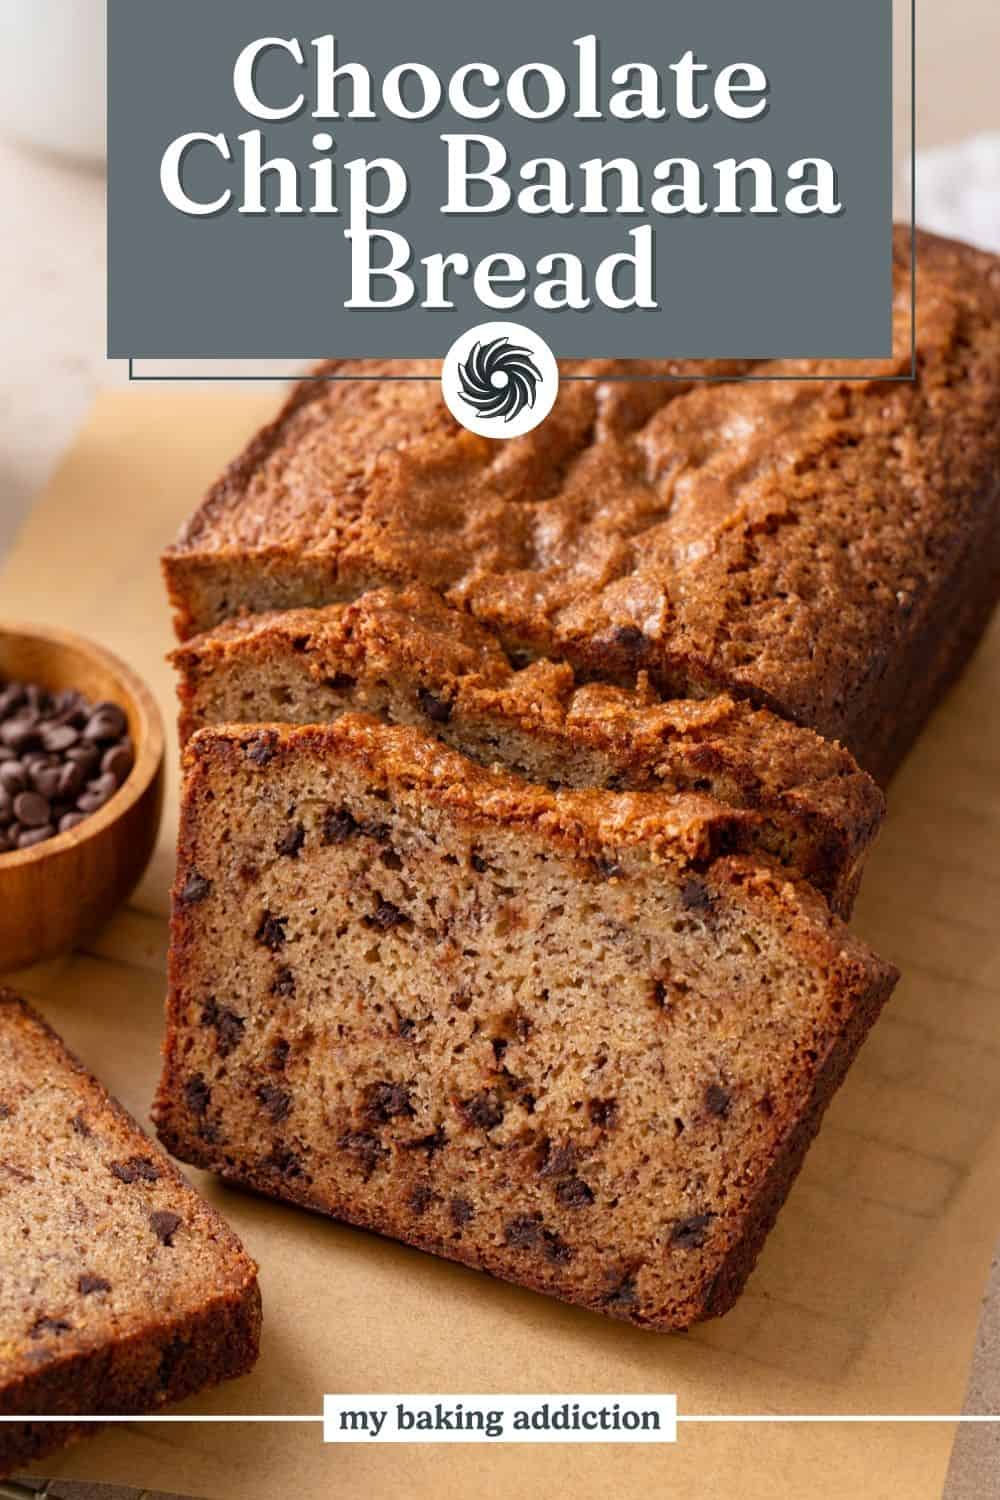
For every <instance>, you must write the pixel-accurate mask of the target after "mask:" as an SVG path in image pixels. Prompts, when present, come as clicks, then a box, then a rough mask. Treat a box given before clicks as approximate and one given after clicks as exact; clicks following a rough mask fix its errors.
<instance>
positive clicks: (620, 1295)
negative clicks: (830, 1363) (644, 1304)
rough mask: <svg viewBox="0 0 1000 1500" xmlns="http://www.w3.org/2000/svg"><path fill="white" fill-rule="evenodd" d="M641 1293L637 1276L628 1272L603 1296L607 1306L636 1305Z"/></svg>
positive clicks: (602, 1299)
mask: <svg viewBox="0 0 1000 1500" xmlns="http://www.w3.org/2000/svg"><path fill="white" fill-rule="evenodd" d="M638 1298H639V1294H638V1290H637V1288H636V1284H635V1277H634V1276H633V1275H631V1274H627V1275H625V1276H623V1277H622V1279H621V1280H620V1281H619V1282H618V1283H617V1284H616V1285H615V1286H613V1287H612V1288H611V1290H610V1291H609V1292H607V1293H605V1295H604V1297H602V1298H601V1301H602V1302H603V1304H604V1306H605V1307H634V1306H635V1304H636V1302H637V1301H638Z"/></svg>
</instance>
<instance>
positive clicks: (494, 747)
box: [172, 587, 884, 916]
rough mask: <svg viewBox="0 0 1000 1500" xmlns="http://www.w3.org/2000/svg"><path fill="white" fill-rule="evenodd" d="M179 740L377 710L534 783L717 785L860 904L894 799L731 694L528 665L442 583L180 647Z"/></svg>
mask: <svg viewBox="0 0 1000 1500" xmlns="http://www.w3.org/2000/svg"><path fill="white" fill-rule="evenodd" d="M172 660H173V662H174V665H175V666H176V667H177V669H178V674H179V683H178V692H179V696H180V702H181V717H180V725H179V731H180V739H181V744H182V745H183V744H186V743H187V740H188V739H189V738H190V736H191V734H193V733H194V732H195V731H196V730H197V729H200V728H202V727H203V726H204V725H206V724H220V723H234V724H235V723H247V724H251V723H262V722H268V721H270V720H273V719H278V718H280V719H281V720H282V722H285V723H293V724H315V723H324V722H327V721H330V720H333V719H335V718H337V717H338V716H339V715H340V714H342V713H345V712H348V711H350V710H361V711H363V712H366V713H370V714H374V715H376V716H377V717H380V718H383V719H386V720H388V721H389V722H391V723H397V724H413V725H416V726H418V727H420V728H422V729H424V730H426V731H428V732H429V733H431V734H435V735H437V737H438V738H439V739H441V740H443V741H444V742H445V743H446V744H449V745H451V746H453V748H455V749H457V750H461V751H463V752H464V753H465V754H467V755H471V756H472V758H473V759H474V760H477V761H479V762H481V763H482V764H486V765H489V764H493V763H497V764H500V765H502V766H503V767H504V768H505V769H507V770H512V771H515V772H517V773H518V774H519V775H522V776H524V777H526V779H527V780H529V781H538V782H543V783H545V784H548V785H556V784H559V785H565V786H570V787H587V786H603V787H608V788H613V789H616V790H622V791H625V790H628V791H643V790H656V789H661V790H664V791H696V792H706V793H708V794H709V795H710V796H712V797H714V798H715V799H716V800H717V801H719V802H722V803H725V804H726V805H728V806H731V807H737V808H742V809H744V810H746V811H747V812H750V813H752V815H753V816H752V817H751V818H750V819H749V820H748V821H747V822H746V823H744V824H743V825H742V828H741V830H740V832H741V836H742V837H743V838H744V839H745V841H746V842H745V843H744V844H743V845H741V846H739V847H744V848H748V849H759V850H763V851H764V852H765V853H768V854H771V855H773V856H774V857H775V858H777V859H778V860H780V861H781V862H782V863H784V864H787V865H789V866H790V867H791V868H793V869H794V870H796V871H797V872H799V873H800V874H802V875H803V876H804V877H805V878H806V879H807V880H810V881H812V883H813V884H814V885H816V886H817V888H818V889H819V890H821V891H822V892H823V893H824V895H825V896H826V897H827V899H828V900H829V901H830V904H831V905H832V906H833V908H834V910H835V911H837V912H838V913H839V914H840V915H841V916H848V915H849V914H850V909H851V905H852V902H853V899H854V896H855V893H856V891H857V887H858V882H859V880H860V876H861V871H862V867H863V864H864V860H865V856H866V855H867V853H868V850H869V848H870V847H871V844H872V841H873V839H874V837H875V834H876V832H877V830H878V828H879V826H880V824H881V820H882V816H883V811H884V799H883V796H882V793H881V792H880V791H879V789H878V787H877V786H876V785H875V783H874V781H872V779H871V777H870V776H868V775H866V774H865V772H863V771H861V770H860V769H859V768H858V766H857V764H856V763H855V761H854V760H853V759H852V757H851V756H850V755H849V754H848V752H847V751H846V750H844V749H842V748H841V747H840V746H839V745H836V744H833V743H831V742H830V741H828V740H823V739H821V738H820V737H819V736H818V735H816V734H813V733H812V731H811V730H806V729H799V728H797V727H796V726H795V725H792V724H789V723H788V722H787V721H785V720H783V719H779V718H778V717H777V716H776V715H774V714H771V713H769V712H768V711H767V710H766V709H753V708H752V707H751V706H750V705H749V704H747V703H745V702H739V701H737V700H734V699H732V698H709V699H696V700H695V699H691V700H674V701H672V702H667V703H661V702H659V701H658V700H657V697H656V694H655V693H653V692H652V691H651V690H650V689H649V688H648V685H647V684H646V683H645V682H644V681H643V682H640V684H639V685H638V687H637V688H636V689H633V690H628V689H625V688H617V687H612V686H610V685H602V684H597V683H591V684H585V685H582V686H581V685H580V684H579V683H578V681H577V679H576V677H575V675H574V672H573V669H572V668H571V667H570V666H568V665H567V664H566V663H564V662H563V663H556V662H551V661H536V662H532V663H530V664H529V665H527V666H524V667H523V668H521V669H520V670H519V669H518V668H517V667H516V666H515V664H512V663H511V661H510V658H509V657H508V656H507V655H506V653H505V652H504V651H503V650H502V649H501V647H500V645H499V642H498V641H497V639H496V636H495V635H494V634H493V633H492V631H490V630H488V629H487V628H486V627H484V626H482V625H480V624H479V623H478V622H477V621H475V620H472V619H470V618H469V617H468V616H467V615H464V614H463V613H462V612H461V611H460V610H455V609H452V608H450V607H449V606H448V605H447V604H445V603H444V601H443V600H442V599H441V598H440V597H439V596H438V595H436V594H435V593H433V592H432V591H431V590H429V589H424V588H420V587H414V588H411V589H406V590H404V591H402V592H397V591H395V590H393V589H379V590H376V591H373V592H372V593H369V594H363V595H362V596H361V598H360V599H358V600H357V601H356V602H355V603H353V604H347V605H336V604H334V605H330V606H328V607H327V608H325V609H317V610H288V611H284V612H276V613H272V614H268V615H258V616H249V617H244V618H243V619H241V620H238V621H231V622H229V623H228V624H225V625H222V626H220V627H219V628H218V629H217V630H216V631H213V632H211V633H210V634H207V635H203V636H198V637H196V638H195V639H194V640H192V641H190V642H188V644H187V645H185V646H182V647H181V648H180V650H178V651H176V652H174V654H173V657H172Z"/></svg>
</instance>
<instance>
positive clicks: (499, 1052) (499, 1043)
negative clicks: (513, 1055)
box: [490, 1036, 510, 1063]
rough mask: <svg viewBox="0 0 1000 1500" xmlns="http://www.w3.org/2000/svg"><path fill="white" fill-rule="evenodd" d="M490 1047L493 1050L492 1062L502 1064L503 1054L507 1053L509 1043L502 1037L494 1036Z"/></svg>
mask: <svg viewBox="0 0 1000 1500" xmlns="http://www.w3.org/2000/svg"><path fill="white" fill-rule="evenodd" d="M490 1046H491V1047H492V1048H493V1060H494V1062H498V1063H500V1062H503V1059H504V1053H505V1052H506V1051H507V1048H508V1047H509V1046H510V1043H509V1042H508V1041H507V1040H506V1039H505V1038H504V1037H502V1036H495V1037H494V1038H493V1040H492V1042H491V1043H490Z"/></svg>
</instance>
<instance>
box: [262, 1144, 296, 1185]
mask: <svg viewBox="0 0 1000 1500" xmlns="http://www.w3.org/2000/svg"><path fill="white" fill-rule="evenodd" d="M260 1165H261V1170H262V1171H263V1172H265V1173H268V1174H270V1173H274V1174H275V1175H276V1176H278V1177H286V1178H293V1177H301V1176H302V1163H301V1161H300V1160H299V1158H298V1157H297V1156H296V1154H295V1152H294V1151H292V1150H291V1149H290V1147H288V1146H283V1145H281V1144H280V1142H276V1143H275V1145H274V1146H273V1147H272V1150H271V1154H270V1156H265V1157H264V1159H263V1160H262V1161H261V1164H260Z"/></svg>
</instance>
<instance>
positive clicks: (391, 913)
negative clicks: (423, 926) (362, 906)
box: [364, 901, 411, 932]
mask: <svg viewBox="0 0 1000 1500" xmlns="http://www.w3.org/2000/svg"><path fill="white" fill-rule="evenodd" d="M364 923H365V926H366V927H376V928H378V929H379V930H380V931H382V932H387V931H388V930H389V929H390V928H392V927H409V926H410V925H411V923H410V918H409V917H408V916H407V915H406V913H405V911H400V909H399V907H398V906H396V905H395V903H394V902H392V901H380V902H379V903H378V906H376V908H375V910H374V912H373V913H372V914H371V916H367V917H365V919H364Z"/></svg>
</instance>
